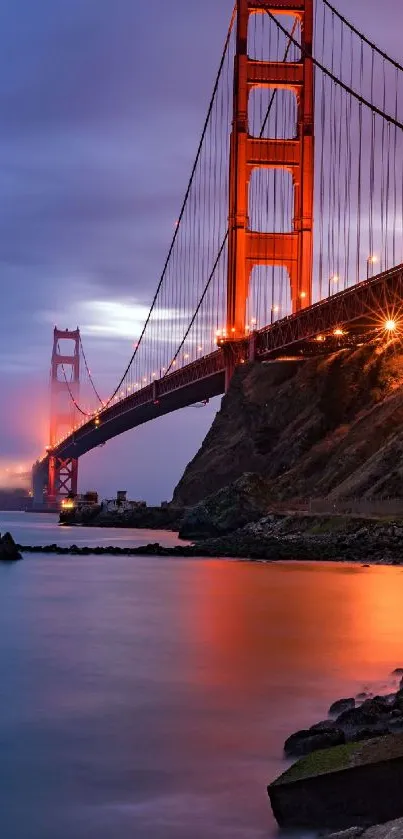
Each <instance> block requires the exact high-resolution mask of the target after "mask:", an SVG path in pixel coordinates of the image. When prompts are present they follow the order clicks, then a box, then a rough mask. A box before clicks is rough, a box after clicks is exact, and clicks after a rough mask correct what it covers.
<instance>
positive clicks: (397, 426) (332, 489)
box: [173, 345, 403, 506]
mask: <svg viewBox="0 0 403 839" xmlns="http://www.w3.org/2000/svg"><path fill="white" fill-rule="evenodd" d="M402 454H403V349H401V348H400V347H399V348H397V347H396V345H392V346H391V345H390V346H389V347H385V346H382V347H380V346H379V347H378V348H374V346H373V345H372V346H368V345H367V346H362V347H360V348H357V349H355V350H350V351H340V352H338V353H335V354H334V355H331V356H326V357H321V358H311V359H308V360H306V361H277V362H272V363H268V364H257V363H256V364H250V365H245V367H241V368H239V369H238V370H237V372H236V374H235V375H234V378H233V380H232V383H231V387H230V389H229V391H228V393H227V395H226V396H225V397H224V398H223V400H222V406H221V410H220V411H219V412H218V414H217V416H216V418H215V420H214V422H213V425H212V427H211V429H210V431H209V433H208V434H207V436H206V438H205V440H204V442H203V445H202V447H201V449H200V450H199V452H198V453H197V455H196V456H195V458H194V459H193V460H192V461H191V463H189V465H188V467H187V468H186V470H185V473H184V475H183V477H182V479H181V480H180V482H179V484H178V485H177V487H176V489H175V492H174V496H173V502H174V504H176V505H184V506H185V505H192V504H195V503H197V502H198V501H200V500H201V499H202V498H205V497H206V496H208V495H210V494H211V493H212V492H215V491H216V490H218V489H220V488H221V487H224V486H226V485H227V484H229V483H230V482H232V481H234V480H236V479H237V478H239V477H240V475H242V474H243V473H244V472H254V473H257V474H260V475H262V476H264V477H265V478H266V479H267V480H268V481H269V487H270V493H271V496H272V498H273V500H280V501H283V500H286V499H301V500H304V499H307V498H314V497H316V498H324V497H330V498H331V499H336V498H352V497H371V498H377V497H387V496H391V497H394V498H397V497H403V459H402Z"/></svg>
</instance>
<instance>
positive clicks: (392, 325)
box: [383, 318, 397, 332]
mask: <svg viewBox="0 0 403 839" xmlns="http://www.w3.org/2000/svg"><path fill="white" fill-rule="evenodd" d="M383 328H384V329H385V330H386V332H395V331H396V329H397V322H396V321H395V320H393V319H392V318H388V320H385V323H384V327H383Z"/></svg>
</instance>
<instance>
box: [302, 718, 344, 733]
mask: <svg viewBox="0 0 403 839" xmlns="http://www.w3.org/2000/svg"><path fill="white" fill-rule="evenodd" d="M336 728H337V725H336V723H335V722H332V720H321V722H316V723H315V725H311V727H310V729H309V731H315V732H317V731H335V729H336Z"/></svg>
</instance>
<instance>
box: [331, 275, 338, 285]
mask: <svg viewBox="0 0 403 839" xmlns="http://www.w3.org/2000/svg"><path fill="white" fill-rule="evenodd" d="M331 279H332V283H338V282H339V279H340V277H339V275H338V274H333V277H332V278H331Z"/></svg>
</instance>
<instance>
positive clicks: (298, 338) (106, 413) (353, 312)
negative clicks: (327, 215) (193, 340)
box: [33, 265, 403, 487]
mask: <svg viewBox="0 0 403 839" xmlns="http://www.w3.org/2000/svg"><path fill="white" fill-rule="evenodd" d="M399 315H401V316H403V265H399V266H398V267H396V268H394V269H391V270H389V271H386V272H384V273H382V274H378V275H377V276H376V277H373V278H371V279H370V280H366V281H364V282H361V283H358V284H357V285H354V286H352V287H351V288H348V289H347V290H345V291H341V292H339V293H337V294H334V295H333V296H332V297H329V298H327V299H326V300H323V301H321V302H320V303H315V304H314V305H313V306H310V307H309V308H306V309H303V310H302V311H300V312H298V313H297V314H295V315H290V316H288V317H286V318H283V319H282V320H279V321H276V323H274V324H273V325H270V326H267V327H265V328H264V329H262V330H259V331H258V332H254V333H252V334H251V335H250V336H249V337H248V338H247V339H243V340H240V341H236V342H232V343H229V342H228V343H227V342H226V343H224V345H223V346H222V347H221V348H219V349H217V350H216V351H215V352H213V353H211V354H209V355H207V356H205V357H204V358H201V359H198V360H197V361H194V362H192V363H191V364H188V365H186V366H185V367H182V368H180V369H178V370H175V371H173V372H171V373H170V374H169V375H166V376H165V377H163V378H162V379H159V380H156V381H154V382H153V383H151V384H149V385H146V386H145V387H144V388H142V389H141V390H139V391H137V392H136V393H134V394H131V395H130V396H127V397H126V398H124V399H122V400H120V401H119V402H117V403H116V404H113V405H110V406H109V407H108V408H106V409H105V410H103V411H102V412H100V413H99V426H98V427H97V426H96V425H95V422H94V419H91V420H89V421H88V422H87V423H85V424H84V425H82V426H81V427H80V428H78V429H77V430H76V431H74V432H73V433H72V434H71V435H70V436H69V437H67V438H66V439H65V440H63V441H62V442H61V443H60V445H59V446H57V447H56V448H55V449H54V451H53V452H52V454H54V455H55V456H57V457H59V458H62V459H63V460H65V459H69V458H78V457H81V455H83V454H85V453H86V452H88V451H90V450H91V449H93V448H95V447H97V446H99V445H102V444H103V443H106V442H107V441H108V440H110V439H111V438H113V437H116V436H117V435H118V434H122V433H123V432H124V431H128V430H129V429H131V428H136V427H137V426H139V425H142V424H143V423H145V422H150V421H151V420H153V419H156V418H157V417H160V416H164V415H165V414H169V413H171V412H172V411H177V410H179V409H180V408H185V407H187V406H189V405H192V404H194V403H195V402H199V401H202V400H204V399H210V398H212V397H213V396H218V395H219V394H221V393H224V391H225V384H226V371H228V370H231V369H233V367H234V365H236V364H239V363H242V362H245V361H249V360H256V361H265V360H270V359H274V358H276V357H279V356H280V357H281V356H282V355H284V353H286V354H288V355H289V354H290V353H291V354H295V355H296V356H297V357H299V358H301V355H302V356H304V355H310V354H312V351H313V349H314V348H315V349H316V351H317V350H321V351H322V352H323V350H324V349H326V345H322V346H320V344H318V343H317V338H318V335H323V336H326V334H328V335H333V331H334V329H335V328H337V327H339V328H341V329H345V330H348V335H349V337H350V340H351V336H353V335H354V334H355V335H365V333H368V332H369V331H372V330H375V329H377V328H380V329H382V324H383V323H384V322H385V320H386V319H388V318H389V319H392V318H393V319H398V317H399ZM314 342H315V343H314ZM340 345H342V339H341V338H340V339H339V340H338V341H337V342H335V341H334V340H332V341H330V342H329V343H328V346H329V350H331V349H335V348H337V346H340ZM48 457H49V455H47V456H45V457H44V458H43V459H42V460H41V461H38V462H37V463H36V464H35V466H34V470H33V475H34V487H35V482H36V481H35V478H36V479H37V480H39V483H40V484H42V483H43V481H44V478H45V475H47V470H48Z"/></svg>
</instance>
